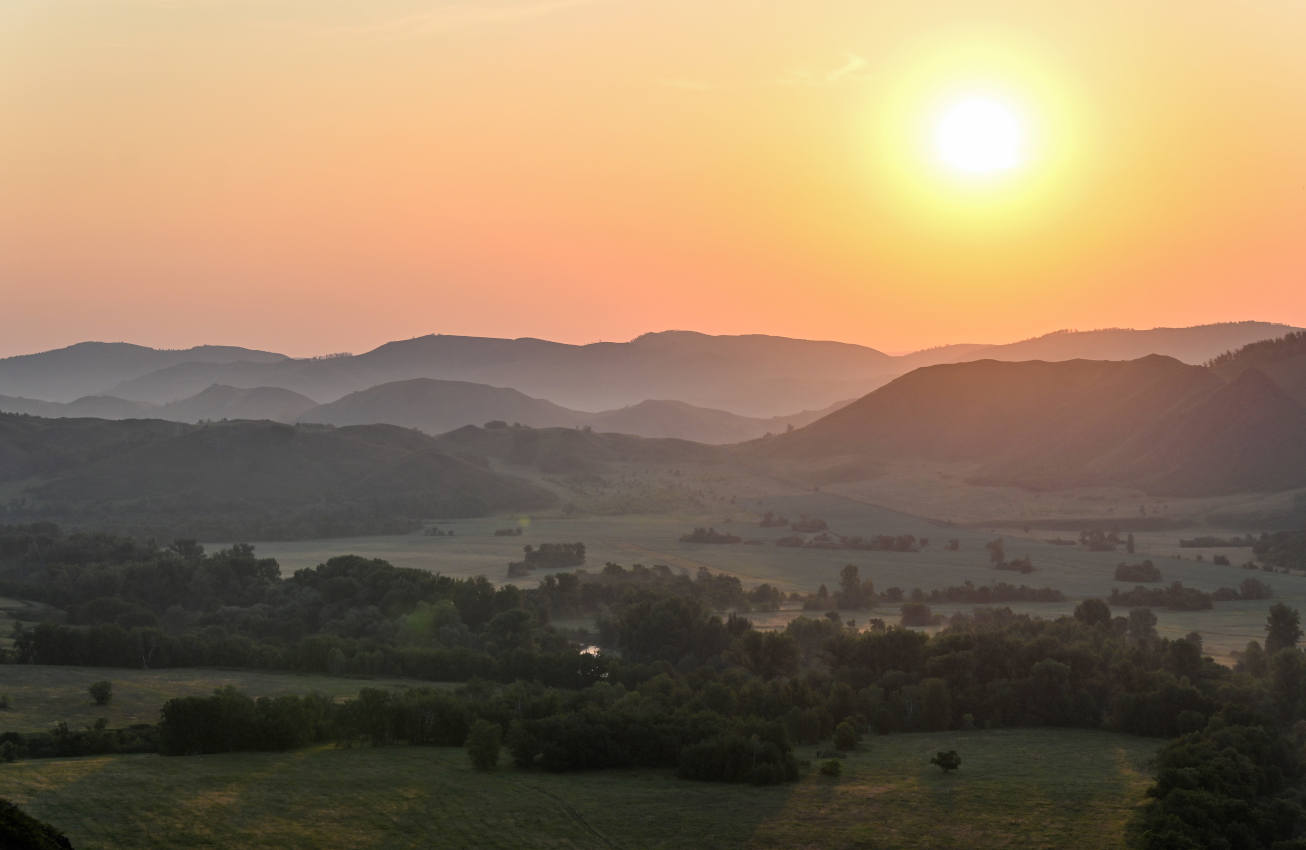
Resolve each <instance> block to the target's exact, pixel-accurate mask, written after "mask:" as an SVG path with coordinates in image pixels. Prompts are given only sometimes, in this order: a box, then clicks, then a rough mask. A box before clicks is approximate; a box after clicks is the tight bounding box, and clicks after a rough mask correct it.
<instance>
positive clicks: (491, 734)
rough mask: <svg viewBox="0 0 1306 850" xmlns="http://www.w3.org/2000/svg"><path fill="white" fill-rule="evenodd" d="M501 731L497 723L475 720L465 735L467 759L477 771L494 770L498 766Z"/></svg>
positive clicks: (501, 739) (501, 738)
mask: <svg viewBox="0 0 1306 850" xmlns="http://www.w3.org/2000/svg"><path fill="white" fill-rule="evenodd" d="M502 744H503V730H502V729H501V728H499V724H498V723H491V722H490V721H489V720H477V721H476V722H475V723H473V724H472V728H471V731H470V732H468V733H467V757H468V758H469V759H471V762H472V767H474V768H476V769H477V770H494V769H495V768H496V767H498V765H499V748H500V746H501V745H502Z"/></svg>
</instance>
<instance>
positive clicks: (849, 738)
mask: <svg viewBox="0 0 1306 850" xmlns="http://www.w3.org/2000/svg"><path fill="white" fill-rule="evenodd" d="M861 737H862V736H861V735H860V734H858V732H857V727H856V726H854V725H853V723H852V721H850V720H845V721H843V722H842V723H840V724H839V725H838V726H836V727H834V745H835V747H837V748H838V749H841V750H852V749H856V748H857V742H858V741H859V740H860V739H861Z"/></svg>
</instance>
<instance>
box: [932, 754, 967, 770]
mask: <svg viewBox="0 0 1306 850" xmlns="http://www.w3.org/2000/svg"><path fill="white" fill-rule="evenodd" d="M930 764H937V765H938V766H939V767H940V768H942V769H943V772H944V773H951V772H952V771H954V770H956V769H957V768H959V767H961V756H959V755H957V751H956V750H940V751H939V752H937V753H935V754H934V758H932V759H930Z"/></svg>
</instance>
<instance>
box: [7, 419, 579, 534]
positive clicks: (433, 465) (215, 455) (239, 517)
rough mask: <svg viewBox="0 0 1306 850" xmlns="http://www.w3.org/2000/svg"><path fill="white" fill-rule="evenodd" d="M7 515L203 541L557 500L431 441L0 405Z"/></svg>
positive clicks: (346, 528) (382, 430)
mask: <svg viewBox="0 0 1306 850" xmlns="http://www.w3.org/2000/svg"><path fill="white" fill-rule="evenodd" d="M0 483H5V484H6V485H7V487H6V489H7V491H8V492H10V493H17V496H16V497H13V498H11V500H10V501H9V503H8V505H7V506H6V507H5V508H4V509H3V511H2V514H3V516H4V519H5V520H8V521H32V520H45V519H48V520H55V521H59V522H65V523H69V524H72V525H111V526H114V527H130V528H133V529H138V530H142V531H147V532H151V533H158V534H172V535H192V536H198V537H203V538H206V539H224V538H228V539H236V538H240V539H275V538H280V537H324V536H341V535H348V534H361V533H378V532H385V531H405V530H409V529H411V528H412V527H413V526H414V524H415V523H416V522H418V521H419V520H420V519H422V518H426V517H433V516H475V515H481V514H486V513H494V512H499V511H505V510H527V509H531V508H540V507H545V506H548V505H550V504H552V503H553V501H554V499H555V497H554V496H553V494H552V493H550V492H548V491H546V490H544V489H541V488H540V487H538V486H537V485H534V484H531V483H529V482H527V481H525V480H523V479H521V478H518V477H515V476H511V475H504V474H501V473H498V472H494V471H492V470H491V469H489V468H488V466H487V465H486V464H485V463H484V462H481V463H477V462H472V461H469V460H468V459H465V458H461V457H454V456H452V455H451V454H449V453H448V452H446V451H444V450H442V447H441V446H440V444H438V443H437V442H436V441H435V440H433V439H432V438H431V437H428V436H426V435H424V434H420V433H418V432H416V431H413V430H410V429H405V428H398V427H394V426H389V425H368V426H358V427H349V428H332V427H325V426H305V425H299V426H295V425H284V424H279V423H273V422H222V423H213V424H207V425H184V424H180V423H172V422H164V421H161V420H125V421H106V420H99V419H42V418H37V417H31V416H14V415H3V414H0Z"/></svg>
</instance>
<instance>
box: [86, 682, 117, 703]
mask: <svg viewBox="0 0 1306 850" xmlns="http://www.w3.org/2000/svg"><path fill="white" fill-rule="evenodd" d="M86 690H87V691H88V692H89V693H90V694H91V699H92V700H94V701H95V704H96V705H108V704H109V702H110V701H111V700H112V699H113V683H112V682H110V681H108V680H101V681H99V682H95V683H94V684H92V685H91V686H90V687H89V688H87V689H86Z"/></svg>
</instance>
